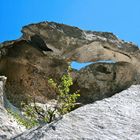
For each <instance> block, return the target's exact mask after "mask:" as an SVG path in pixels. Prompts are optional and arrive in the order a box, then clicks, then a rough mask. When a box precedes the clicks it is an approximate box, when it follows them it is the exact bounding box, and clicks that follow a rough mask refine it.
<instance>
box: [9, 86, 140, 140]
mask: <svg viewBox="0 0 140 140" xmlns="http://www.w3.org/2000/svg"><path fill="white" fill-rule="evenodd" d="M139 99H140V85H133V86H131V87H130V88H129V89H127V90H124V91H122V92H120V93H119V94H116V95H114V96H113V97H111V98H107V99H104V100H102V101H97V102H95V103H93V104H88V105H85V106H83V107H81V108H79V109H76V110H75V111H73V112H71V113H69V114H67V115H65V116H64V117H63V118H62V120H59V121H57V122H54V123H52V124H50V125H44V126H41V127H38V128H34V129H32V130H29V131H26V132H25V133H23V134H21V135H19V136H17V137H15V138H13V139H12V140H52V139H53V140H56V139H61V140H66V139H72V140H77V139H92V140H138V139H139V138H140V100H139Z"/></svg>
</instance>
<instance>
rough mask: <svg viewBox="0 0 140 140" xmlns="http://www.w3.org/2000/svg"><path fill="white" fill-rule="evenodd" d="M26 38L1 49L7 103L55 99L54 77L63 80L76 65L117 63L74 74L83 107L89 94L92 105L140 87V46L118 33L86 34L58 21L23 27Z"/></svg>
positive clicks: (93, 66)
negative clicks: (100, 61)
mask: <svg viewBox="0 0 140 140" xmlns="http://www.w3.org/2000/svg"><path fill="white" fill-rule="evenodd" d="M22 33H23V34H22V36H21V37H20V39H18V40H15V41H7V42H3V43H1V44H0V56H1V59H0V60H1V61H0V73H1V74H3V75H5V76H6V77H8V80H7V84H6V94H7V98H8V99H10V100H11V102H12V103H14V104H15V105H17V106H19V105H20V102H21V100H23V101H26V100H27V99H29V98H30V97H31V98H34V97H35V98H36V100H37V102H43V103H45V102H46V101H47V100H50V99H55V98H56V94H55V92H53V91H52V89H51V88H50V87H49V85H48V82H47V81H48V79H49V78H53V79H55V80H56V81H58V80H59V79H60V78H61V76H62V74H63V73H64V72H65V70H66V69H67V66H68V63H69V62H72V61H78V62H95V61H98V60H112V61H115V62H116V64H110V65H106V64H99V65H102V66H99V67H100V68H99V67H98V68H97V66H98V65H92V66H90V67H87V68H85V69H84V70H81V71H76V72H75V71H73V75H74V76H73V77H74V81H75V83H74V87H72V89H74V88H75V89H76V88H77V87H79V88H80V90H81V101H82V102H84V101H83V100H82V99H83V98H85V96H86V95H87V96H88V97H87V99H88V101H90V102H92V101H95V100H98V99H101V98H104V97H108V96H111V95H113V94H114V93H115V92H119V91H120V90H123V89H125V88H127V87H128V86H130V85H131V84H134V83H139V82H140V78H139V77H140V63H139V62H140V51H139V48H138V46H137V45H135V44H133V43H131V42H125V41H123V40H121V39H118V38H117V37H116V36H115V35H114V34H113V33H109V32H96V31H85V30H81V29H79V28H77V27H72V26H68V25H64V24H58V23H55V22H41V23H38V24H30V25H27V26H24V27H23V28H22ZM120 64H122V65H120ZM91 67H92V68H91ZM92 69H94V71H92ZM100 69H101V70H100ZM114 69H116V70H114ZM119 69H120V70H119ZM89 70H90V71H89ZM106 70H107V71H106ZM125 70H126V73H125ZM108 71H109V73H108ZM121 71H122V72H121ZM86 72H87V73H88V74H87V73H86ZM106 72H107V73H106ZM115 73H117V74H116V76H115ZM96 74H97V75H96ZM90 76H91V77H92V78H93V79H90ZM82 77H83V79H86V81H87V83H85V82H84V80H83V79H82ZM115 77H116V78H115ZM122 79H123V80H122ZM81 84H82V85H81ZM75 85H77V86H75ZM87 85H88V88H87V87H86V86H87ZM83 86H85V87H83ZM117 86H118V87H117ZM117 88H118V89H117ZM84 92H85V93H86V94H84ZM95 94H96V95H95ZM91 95H92V96H91Z"/></svg>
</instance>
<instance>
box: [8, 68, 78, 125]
mask: <svg viewBox="0 0 140 140" xmlns="http://www.w3.org/2000/svg"><path fill="white" fill-rule="evenodd" d="M70 71H71V67H70V66H69V67H68V70H67V72H66V73H65V74H63V76H62V78H61V81H60V83H59V84H58V83H56V82H55V81H54V80H53V79H49V80H48V83H49V85H50V86H51V87H52V88H53V89H54V91H55V92H56V94H57V102H56V105H55V106H54V107H52V108H47V107H46V109H43V108H42V107H40V106H38V105H37V104H36V102H35V100H34V101H32V102H33V104H31V103H29V104H25V103H22V104H21V106H22V109H23V112H24V113H23V116H24V117H23V118H22V117H21V116H20V115H19V114H15V113H13V112H11V111H10V113H11V114H12V115H13V116H14V117H15V118H16V119H17V121H18V122H19V123H20V124H22V125H24V126H25V127H26V128H31V127H33V126H36V125H39V124H40V123H50V122H52V121H53V120H55V119H56V118H58V117H60V116H62V115H64V114H66V113H68V112H70V111H71V110H72V109H73V108H74V107H75V103H76V100H77V98H78V97H79V96H80V94H79V91H76V92H75V93H70V86H72V85H73V80H72V77H71V75H70ZM30 102H31V101H30Z"/></svg>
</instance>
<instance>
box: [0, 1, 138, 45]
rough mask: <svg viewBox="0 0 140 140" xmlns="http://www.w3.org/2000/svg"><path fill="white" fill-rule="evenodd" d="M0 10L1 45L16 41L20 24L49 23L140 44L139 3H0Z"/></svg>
mask: <svg viewBox="0 0 140 140" xmlns="http://www.w3.org/2000/svg"><path fill="white" fill-rule="evenodd" d="M0 7H1V8H0V42H2V41H5V40H11V39H16V38H18V37H19V36H20V35H21V33H20V30H21V28H22V26H23V25H26V24H29V23H36V22H40V21H46V20H48V21H56V22H60V23H65V24H69V25H73V26H78V27H80V28H82V29H87V30H96V31H109V32H113V33H114V34H116V35H117V36H118V37H119V38H122V39H124V40H127V41H133V42H135V43H136V44H138V45H140V0H1V1H0Z"/></svg>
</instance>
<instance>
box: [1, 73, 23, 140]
mask: <svg viewBox="0 0 140 140" xmlns="http://www.w3.org/2000/svg"><path fill="white" fill-rule="evenodd" d="M5 82H6V77H4V76H0V140H7V139H9V138H11V137H13V136H15V135H17V134H19V133H22V132H23V131H25V128H24V127H22V126H20V125H19V124H18V123H17V122H16V121H15V120H14V118H13V117H12V116H11V115H9V114H8V113H7V111H6V110H5V108H4V104H5V103H4V86H5Z"/></svg>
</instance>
